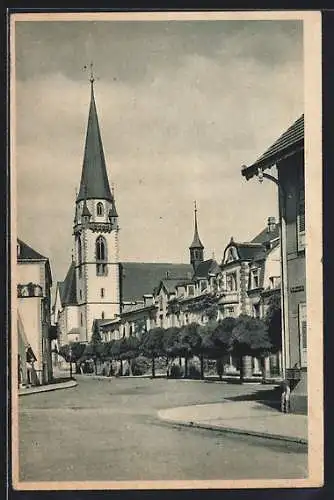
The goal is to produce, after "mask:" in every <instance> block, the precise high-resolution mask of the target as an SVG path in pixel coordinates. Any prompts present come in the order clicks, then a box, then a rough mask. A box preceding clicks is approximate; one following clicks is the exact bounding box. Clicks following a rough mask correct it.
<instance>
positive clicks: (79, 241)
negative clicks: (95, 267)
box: [78, 236, 82, 278]
mask: <svg viewBox="0 0 334 500" xmlns="http://www.w3.org/2000/svg"><path fill="white" fill-rule="evenodd" d="M81 264H82V244H81V238H80V236H79V238H78V265H79V271H78V272H79V278H81V273H82V268H81Z"/></svg>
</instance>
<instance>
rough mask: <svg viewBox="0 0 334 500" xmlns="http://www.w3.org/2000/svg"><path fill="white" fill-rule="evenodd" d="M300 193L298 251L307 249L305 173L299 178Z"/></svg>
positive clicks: (298, 202) (298, 205)
mask: <svg viewBox="0 0 334 500" xmlns="http://www.w3.org/2000/svg"><path fill="white" fill-rule="evenodd" d="M299 183H300V184H299V193H298V201H297V251H298V252H301V251H302V250H305V186H304V173H303V172H302V173H301V175H300V179H299Z"/></svg>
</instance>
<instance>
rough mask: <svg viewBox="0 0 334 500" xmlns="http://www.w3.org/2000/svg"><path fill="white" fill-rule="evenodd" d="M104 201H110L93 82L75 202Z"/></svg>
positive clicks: (110, 196) (110, 195)
mask: <svg viewBox="0 0 334 500" xmlns="http://www.w3.org/2000/svg"><path fill="white" fill-rule="evenodd" d="M85 198H87V199H104V200H109V201H112V199H113V198H112V194H111V191H110V186H109V181H108V175H107V168H106V162H105V157H104V151H103V145H102V139H101V133H100V127H99V122H98V117H97V110H96V105H95V97H94V89H93V82H92V83H91V99H90V108H89V115H88V124H87V133H86V144H85V152H84V160H83V167H82V174H81V182H80V189H79V194H78V197H77V201H82V200H84V199H85Z"/></svg>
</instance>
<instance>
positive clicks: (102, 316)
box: [101, 311, 104, 319]
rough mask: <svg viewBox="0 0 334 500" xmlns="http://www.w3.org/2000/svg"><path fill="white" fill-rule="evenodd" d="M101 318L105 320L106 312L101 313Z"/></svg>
mask: <svg viewBox="0 0 334 500" xmlns="http://www.w3.org/2000/svg"><path fill="white" fill-rule="evenodd" d="M101 318H102V319H104V311H102V313H101Z"/></svg>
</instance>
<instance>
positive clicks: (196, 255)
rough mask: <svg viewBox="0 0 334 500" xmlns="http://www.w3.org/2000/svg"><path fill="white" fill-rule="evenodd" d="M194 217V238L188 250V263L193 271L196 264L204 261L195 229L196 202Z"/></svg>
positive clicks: (201, 246)
mask: <svg viewBox="0 0 334 500" xmlns="http://www.w3.org/2000/svg"><path fill="white" fill-rule="evenodd" d="M194 205H195V208H194V217H195V228H194V238H193V241H192V244H191V245H190V247H189V250H190V263H191V264H192V266H193V268H194V271H195V270H196V268H197V266H198V264H199V263H200V262H203V260H204V246H203V244H202V242H201V240H200V237H199V234H198V227H197V206H196V201H195V202H194Z"/></svg>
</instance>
